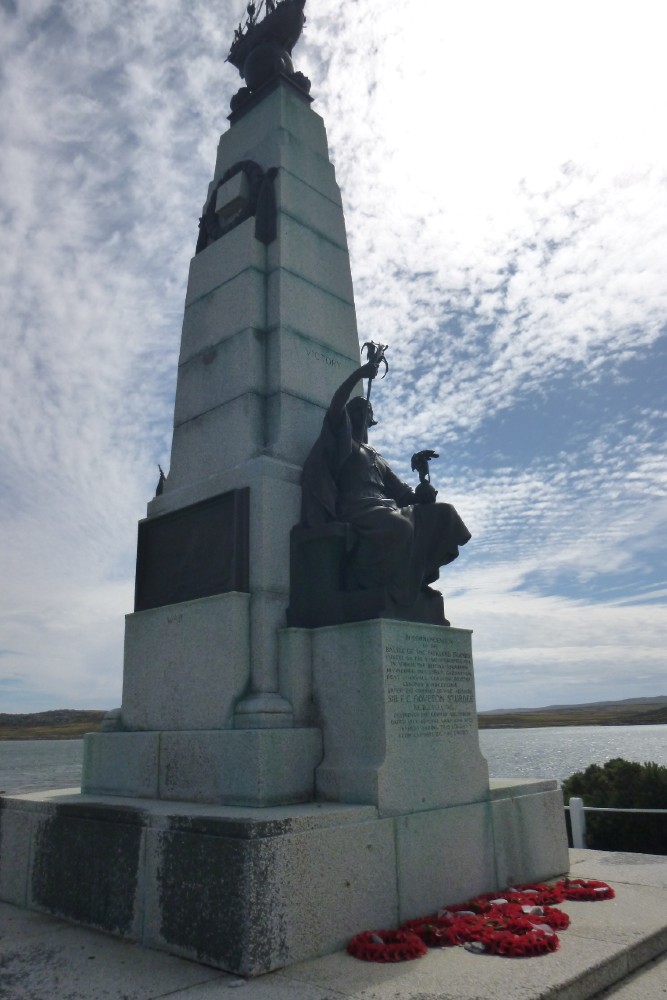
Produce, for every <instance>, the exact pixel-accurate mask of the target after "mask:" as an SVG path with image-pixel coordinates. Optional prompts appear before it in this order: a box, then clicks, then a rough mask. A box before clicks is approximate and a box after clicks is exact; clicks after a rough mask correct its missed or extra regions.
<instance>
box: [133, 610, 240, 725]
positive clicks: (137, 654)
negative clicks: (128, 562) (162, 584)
mask: <svg viewBox="0 0 667 1000" xmlns="http://www.w3.org/2000/svg"><path fill="white" fill-rule="evenodd" d="M249 605H250V596H249V595H248V594H239V593H230V594H219V595H216V596H214V597H206V598H201V599H199V600H196V601H184V602H183V603H181V604H172V605H168V606H167V607H163V608H154V609H152V610H150V611H141V612H139V613H137V614H134V615H128V616H127V618H126V626H125V670H124V680H123V705H122V718H123V724H124V726H125V727H126V729H128V730H170V729H174V730H183V729H225V728H230V727H231V726H232V720H233V712H234V705H235V704H236V701H237V700H238V698H240V697H241V695H242V694H243V692H244V691H245V689H246V686H247V684H248V681H249V663H250V617H249V615H250V609H249Z"/></svg>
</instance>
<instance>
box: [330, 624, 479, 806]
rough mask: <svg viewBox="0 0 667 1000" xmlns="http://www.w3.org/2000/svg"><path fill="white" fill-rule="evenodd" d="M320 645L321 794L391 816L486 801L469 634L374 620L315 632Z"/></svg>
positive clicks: (459, 630)
mask: <svg viewBox="0 0 667 1000" xmlns="http://www.w3.org/2000/svg"><path fill="white" fill-rule="evenodd" d="M312 642H313V679H314V692H315V702H316V705H317V709H318V712H319V714H320V718H321V719H322V724H323V730H324V750H325V757H324V761H323V763H322V764H321V765H320V767H319V768H318V772H317V789H318V795H319V796H320V797H321V798H322V799H325V800H330V801H342V802H366V803H372V804H374V805H376V806H377V807H378V810H379V812H380V815H385V816H386V815H400V814H403V813H411V812H417V811H422V810H424V811H426V810H431V809H437V808H441V807H445V806H451V805H463V804H465V803H469V802H479V801H481V800H483V799H485V798H487V796H488V789H489V778H488V766H487V764H486V761H485V760H484V758H483V757H482V755H481V753H480V750H479V740H478V734H477V715H476V710H475V691H474V678H473V670H472V652H471V641H470V632H468V631H467V630H464V629H454V628H447V627H445V626H437V625H419V624H413V623H408V622H402V621H390V620H387V619H376V620H374V621H366V622H358V623H355V624H350V625H336V626H331V627H328V628H320V629H314V630H313V640H312Z"/></svg>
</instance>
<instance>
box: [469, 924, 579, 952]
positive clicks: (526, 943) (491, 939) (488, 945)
mask: <svg viewBox="0 0 667 1000" xmlns="http://www.w3.org/2000/svg"><path fill="white" fill-rule="evenodd" d="M479 941H480V943H481V944H482V945H483V946H484V951H485V952H486V953H487V954H491V955H505V956H507V957H510V958H534V957H536V956H538V955H547V954H548V953H549V952H551V951H556V949H557V948H558V946H559V944H560V941H559V940H558V935H557V934H554V933H553V931H545V930H541V929H540V928H538V927H534V926H532V925H531V928H530V930H528V929H522V930H518V929H516V930H512V929H510V928H507V929H505V930H502V929H501V928H496V929H493V928H491V927H489V928H488V929H486V930H485V931H484V932H483V935H482V936H481V937H480V938H479Z"/></svg>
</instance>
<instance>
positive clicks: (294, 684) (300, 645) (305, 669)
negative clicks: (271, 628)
mask: <svg viewBox="0 0 667 1000" xmlns="http://www.w3.org/2000/svg"><path fill="white" fill-rule="evenodd" d="M311 638H312V632H311V630H310V629H308V628H285V629H281V631H280V632H279V633H278V675H279V680H280V691H281V693H282V695H283V696H284V697H285V698H286V699H287V700H288V701H289V703H290V704H291V706H292V711H293V713H294V724H295V725H296V726H311V725H314V724H315V722H316V718H317V716H316V709H315V702H314V701H313V672H312V668H311V660H312V645H311Z"/></svg>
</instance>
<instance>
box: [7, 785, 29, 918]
mask: <svg viewBox="0 0 667 1000" xmlns="http://www.w3.org/2000/svg"><path fill="white" fill-rule="evenodd" d="M32 836H33V821H32V813H31V812H30V811H29V810H27V809H22V808H21V807H20V806H19V807H18V808H12V807H11V806H10V804H9V801H8V800H6V799H3V798H0V899H4V900H5V901H6V902H7V903H14V904H15V905H16V906H26V905H27V902H28V899H27V895H28V878H29V873H30V851H29V849H28V847H29V845H30V844H31V842H32Z"/></svg>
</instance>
